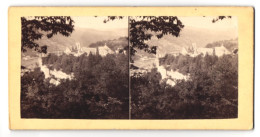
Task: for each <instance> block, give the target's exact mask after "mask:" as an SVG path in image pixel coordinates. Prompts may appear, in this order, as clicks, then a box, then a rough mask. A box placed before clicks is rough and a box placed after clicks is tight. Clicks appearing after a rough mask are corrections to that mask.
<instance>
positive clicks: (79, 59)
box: [21, 16, 129, 119]
mask: <svg viewBox="0 0 260 137" xmlns="http://www.w3.org/2000/svg"><path fill="white" fill-rule="evenodd" d="M112 19H113V17H94V16H93V17H70V16H32V17H21V23H22V28H21V29H22V39H21V40H22V47H21V52H22V56H21V118H56V119H59V118H63V119H128V116H129V96H128V95H129V87H128V85H129V82H128V81H129V70H128V60H129V59H128V37H127V34H128V28H127V27H128V24H127V19H126V18H122V19H120V20H115V21H110V20H112Z"/></svg>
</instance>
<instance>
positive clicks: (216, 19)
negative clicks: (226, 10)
mask: <svg viewBox="0 0 260 137" xmlns="http://www.w3.org/2000/svg"><path fill="white" fill-rule="evenodd" d="M227 18H232V16H218V17H217V18H214V19H213V20H212V23H215V22H217V21H219V20H223V19H227Z"/></svg>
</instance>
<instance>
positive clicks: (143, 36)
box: [104, 16, 184, 56]
mask: <svg viewBox="0 0 260 137" xmlns="http://www.w3.org/2000/svg"><path fill="white" fill-rule="evenodd" d="M122 18H123V16H108V19H106V20H104V23H106V22H108V21H110V20H115V19H122ZM128 19H129V22H128V23H129V25H130V26H129V38H130V45H129V46H130V55H131V56H133V55H135V53H136V52H137V50H136V49H140V50H144V51H145V52H148V53H152V54H156V50H157V46H156V45H153V46H150V45H148V44H147V43H146V42H145V41H147V40H150V39H151V38H152V37H153V36H156V37H157V38H158V39H160V38H162V37H163V36H164V35H167V34H170V35H173V36H176V37H178V36H179V33H180V31H181V29H182V28H183V27H184V25H183V24H182V22H181V21H180V20H179V19H178V17H176V16H136V17H128Z"/></svg>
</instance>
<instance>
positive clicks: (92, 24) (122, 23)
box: [72, 16, 128, 30]
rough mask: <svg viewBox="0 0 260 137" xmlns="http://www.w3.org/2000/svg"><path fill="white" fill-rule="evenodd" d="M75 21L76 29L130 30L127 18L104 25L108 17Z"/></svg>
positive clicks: (89, 17)
mask: <svg viewBox="0 0 260 137" xmlns="http://www.w3.org/2000/svg"><path fill="white" fill-rule="evenodd" d="M72 18H73V19H74V21H75V27H80V28H92V29H97V30H110V29H118V28H126V29H127V28H128V25H127V21H128V20H127V18H123V19H120V20H119V19H116V20H113V21H109V22H107V23H104V22H103V21H104V20H105V19H107V17H93V16H92V17H91V16H86V17H72Z"/></svg>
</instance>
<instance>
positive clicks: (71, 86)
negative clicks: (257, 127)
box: [8, 7, 254, 130]
mask: <svg viewBox="0 0 260 137" xmlns="http://www.w3.org/2000/svg"><path fill="white" fill-rule="evenodd" d="M36 9H37V10H36ZM253 15H254V10H253V8H252V7H60V8H57V7H37V8H31V7H12V8H10V10H9V22H8V23H9V27H8V32H9V34H8V38H9V39H8V41H9V47H8V49H9V50H8V59H9V60H8V63H9V67H8V71H9V72H10V73H8V77H9V80H8V82H9V117H10V119H9V123H10V129H191V130H193V129H214V130H215V129H234V130H239V129H245V130H249V129H252V128H253V124H254V123H253V101H254V92H253V91H254V89H253V80H254V79H253V70H254V69H253V64H254V41H253V40H254V39H253V38H254V37H253V36H254V35H253V34H254V33H253V32H254V31H253V30H254V25H253V21H254V16H253Z"/></svg>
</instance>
